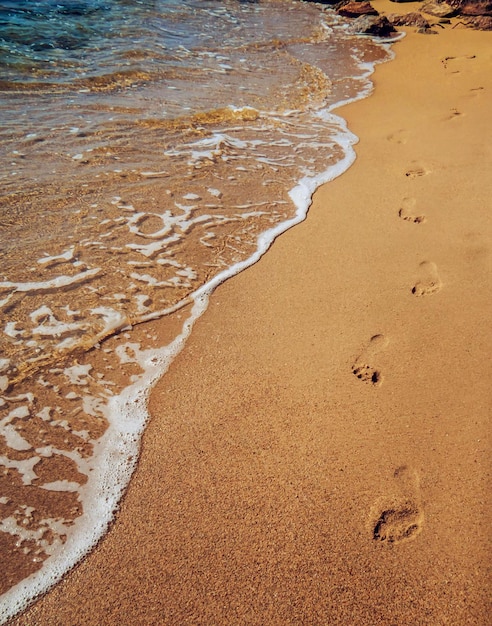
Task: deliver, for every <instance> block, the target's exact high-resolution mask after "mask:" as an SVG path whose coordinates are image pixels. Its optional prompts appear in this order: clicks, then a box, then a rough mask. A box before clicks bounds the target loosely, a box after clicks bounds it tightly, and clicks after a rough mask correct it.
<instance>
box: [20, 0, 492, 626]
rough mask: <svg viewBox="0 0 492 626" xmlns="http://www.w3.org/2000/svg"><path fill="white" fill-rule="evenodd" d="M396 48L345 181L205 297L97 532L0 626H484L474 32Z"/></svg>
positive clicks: (478, 60) (486, 461)
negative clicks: (122, 487) (54, 581)
mask: <svg viewBox="0 0 492 626" xmlns="http://www.w3.org/2000/svg"><path fill="white" fill-rule="evenodd" d="M374 5H375V6H376V7H377V8H384V9H388V8H389V9H388V10H391V11H392V12H395V11H397V10H399V9H400V8H401V7H402V5H398V4H393V3H386V2H377V1H376V2H374ZM412 9H413V10H414V7H412V6H411V5H410V6H408V7H407V8H405V10H412ZM408 31H409V35H408V36H407V37H406V38H405V39H404V40H403V41H401V42H399V43H398V44H396V45H395V51H396V54H397V58H396V60H395V61H393V62H391V63H388V64H385V65H382V66H379V67H378V68H377V71H376V74H375V77H374V78H375V85H376V90H375V93H374V95H372V96H371V97H370V98H368V99H366V100H364V101H361V102H358V103H354V104H351V105H349V106H347V107H345V108H344V109H341V110H340V114H341V115H343V116H344V117H345V118H346V119H347V120H348V122H349V128H350V129H351V130H352V131H353V132H355V133H356V134H357V135H358V136H359V137H360V143H359V144H358V146H357V154H358V158H357V161H356V163H355V165H354V166H353V167H351V168H350V169H349V171H348V172H347V173H345V174H343V175H342V176H341V177H339V178H338V179H336V180H335V181H333V182H332V183H329V184H328V185H325V186H324V187H322V188H321V189H320V190H319V191H318V192H317V193H316V195H315V199H314V202H313V205H312V208H311V210H310V212H309V215H308V218H307V220H306V221H305V222H303V223H302V224H301V225H300V226H298V227H296V228H294V229H292V230H291V231H289V232H287V233H286V234H285V235H283V236H281V237H280V238H279V239H278V240H277V241H276V242H275V243H274V245H273V246H272V248H271V250H270V251H269V252H268V253H267V254H266V255H265V256H264V257H263V259H262V260H261V261H260V262H259V263H258V264H256V265H255V266H253V267H252V268H250V269H248V270H246V271H244V272H243V273H241V274H240V275H238V276H237V277H235V278H233V279H232V280H230V281H228V282H227V283H225V284H223V285H222V286H221V287H220V288H218V289H217V291H216V292H215V294H214V295H213V296H212V299H211V303H210V307H209V309H208V310H207V312H206V313H205V315H204V316H203V317H202V318H201V319H200V320H199V321H198V322H197V324H196V327H195V329H194V331H193V333H192V336H191V338H190V339H189V341H188V343H187V345H186V347H185V349H184V350H183V352H182V353H181V354H180V355H179V356H178V358H177V359H176V361H175V362H174V363H173V365H172V367H171V369H170V371H169V372H168V374H167V375H166V376H165V377H164V378H163V379H162V380H161V381H160V383H159V384H158V385H157V387H156V388H155V390H154V392H153V394H152V397H151V402H150V409H151V413H152V420H151V423H150V425H149V427H148V429H147V431H146V433H145V436H144V439H143V444H142V454H141V459H140V462H139V466H138V469H137V471H136V474H135V476H134V478H133V480H132V482H131V484H130V487H129V489H128V492H127V494H126V496H125V498H124V501H123V502H122V506H121V510H120V512H119V514H118V516H117V519H116V520H115V523H114V525H113V527H112V528H111V530H110V532H109V533H108V535H107V536H106V537H105V538H104V539H103V540H102V541H101V543H100V545H99V546H98V547H97V548H96V549H95V550H94V551H93V553H92V554H91V555H90V556H89V557H88V558H87V559H86V560H85V561H84V562H83V563H82V564H81V565H80V566H79V567H78V568H76V569H75V570H74V571H73V572H72V573H71V574H69V575H67V576H66V578H65V579H64V581H63V582H62V583H61V584H59V585H58V586H56V587H55V588H54V589H53V590H52V591H51V592H50V593H49V594H47V595H46V596H45V597H44V598H42V599H41V600H40V601H38V602H37V603H36V604H35V605H33V607H31V609H29V610H28V611H27V612H26V613H25V614H24V615H23V616H21V617H19V618H17V619H16V620H14V621H13V622H12V623H13V624H15V625H16V626H21V625H22V626H27V625H34V624H35V625H36V626H55V625H60V626H67V625H86V626H87V625H96V624H97V625H102V624H107V625H113V624H115V625H130V624H131V625H170V626H171V625H172V626H184V625H185V624H193V625H197V626H198V625H200V626H222V625H224V626H225V625H228V626H229V625H258V626H260V625H261V626H266V625H269V626H277V625H278V626H280V625H282V626H285V625H288V624H295V625H307V624H316V625H318V624H319V625H328V624H329V625H335V624H340V625H344V626H358V625H371V626H372V625H375V624H383V625H388V626H390V625H392V626H399V625H412V626H416V625H429V626H440V625H444V624H446V625H454V626H464V625H467V626H471V625H481V626H485V625H486V624H490V610H491V606H490V597H491V596H490V580H491V576H490V575H491V572H490V563H491V526H490V521H491V510H490V484H491V482H490V469H491V467H490V459H491V455H490V452H491V445H490V444H491V441H490V423H489V422H490V420H489V411H490V406H491V402H490V400H491V394H490V389H491V384H490V381H491V379H492V367H491V359H490V354H491V351H492V345H491V344H492V342H491V334H490V312H491V311H490V304H491V301H492V299H491V281H490V276H491V274H490V268H491V264H490V260H491V245H492V243H491V220H490V211H491V209H492V206H491V198H492V184H491V183H492V177H491V163H492V154H491V142H490V139H491V137H492V133H491V123H490V120H491V110H492V109H491V104H492V71H491V69H492V45H491V44H492V39H491V37H492V35H491V34H490V33H487V32H477V31H471V30H466V29H463V28H460V27H458V28H455V29H452V28H450V27H448V28H446V29H439V34H438V35H420V34H417V33H416V32H415V29H412V28H409V29H408Z"/></svg>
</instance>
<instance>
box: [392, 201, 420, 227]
mask: <svg viewBox="0 0 492 626" xmlns="http://www.w3.org/2000/svg"><path fill="white" fill-rule="evenodd" d="M416 204H417V201H416V200H415V198H403V200H402V201H401V208H400V210H399V212H398V215H399V216H400V217H401V219H402V220H405V221H406V222H412V223H414V224H422V223H423V222H425V215H418V214H417V211H416Z"/></svg>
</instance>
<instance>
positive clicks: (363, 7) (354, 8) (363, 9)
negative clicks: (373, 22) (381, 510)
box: [338, 2, 379, 17]
mask: <svg viewBox="0 0 492 626" xmlns="http://www.w3.org/2000/svg"><path fill="white" fill-rule="evenodd" d="M338 13H339V14H340V15H343V17H359V16H360V15H379V13H378V11H376V9H375V8H374V7H373V6H372V5H371V3H370V2H348V3H347V4H344V5H343V6H341V7H339V9H338Z"/></svg>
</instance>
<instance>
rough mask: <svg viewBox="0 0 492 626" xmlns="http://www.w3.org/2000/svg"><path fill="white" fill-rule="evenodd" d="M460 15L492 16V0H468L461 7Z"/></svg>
mask: <svg viewBox="0 0 492 626" xmlns="http://www.w3.org/2000/svg"><path fill="white" fill-rule="evenodd" d="M459 12H460V15H473V16H475V15H488V16H492V2H480V1H479V2H466V3H465V4H463V6H460V8H459Z"/></svg>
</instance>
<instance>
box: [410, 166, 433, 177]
mask: <svg viewBox="0 0 492 626" xmlns="http://www.w3.org/2000/svg"><path fill="white" fill-rule="evenodd" d="M426 174H429V170H428V169H427V168H425V167H423V166H422V165H415V166H413V167H410V168H409V169H408V170H407V171H406V172H405V176H407V177H408V178H419V177H420V176H425V175H426Z"/></svg>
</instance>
